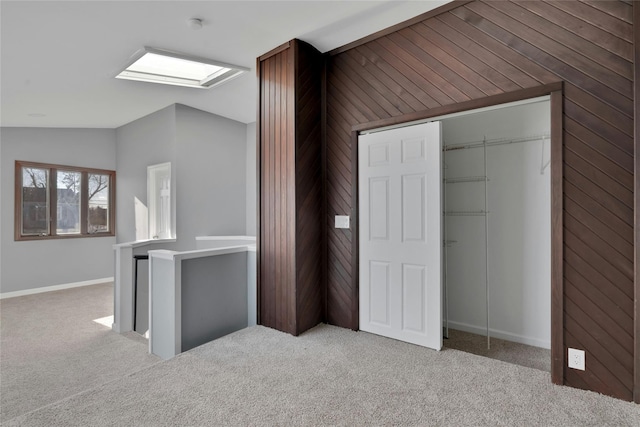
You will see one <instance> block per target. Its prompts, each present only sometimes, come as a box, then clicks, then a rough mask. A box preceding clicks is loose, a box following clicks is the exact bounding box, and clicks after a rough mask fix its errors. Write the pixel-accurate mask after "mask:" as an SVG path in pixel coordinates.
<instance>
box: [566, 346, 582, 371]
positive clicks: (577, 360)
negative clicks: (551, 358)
mask: <svg viewBox="0 0 640 427" xmlns="http://www.w3.org/2000/svg"><path fill="white" fill-rule="evenodd" d="M567 359H568V361H567V364H568V365H569V367H570V368H572V369H579V370H581V371H584V370H585V363H584V350H578V349H575V348H570V349H569V353H568V355H567Z"/></svg>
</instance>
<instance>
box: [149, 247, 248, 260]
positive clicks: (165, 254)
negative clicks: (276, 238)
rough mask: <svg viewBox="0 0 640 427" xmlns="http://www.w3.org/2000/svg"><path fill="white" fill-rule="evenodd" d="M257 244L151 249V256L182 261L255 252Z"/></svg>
mask: <svg viewBox="0 0 640 427" xmlns="http://www.w3.org/2000/svg"><path fill="white" fill-rule="evenodd" d="M255 250H256V247H255V245H241V246H240V245H238V246H227V247H224V248H215V249H198V250H193V251H179V252H178V251H169V250H166V249H158V250H153V251H149V256H150V257H151V258H159V259H166V260H170V261H182V260H184V259H193V258H205V257H210V256H216V255H226V254H234V253H238V252H250V251H251V252H255Z"/></svg>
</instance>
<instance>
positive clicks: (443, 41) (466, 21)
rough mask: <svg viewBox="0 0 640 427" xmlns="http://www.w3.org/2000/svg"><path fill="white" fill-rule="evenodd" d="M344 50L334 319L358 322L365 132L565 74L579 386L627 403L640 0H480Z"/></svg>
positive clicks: (570, 320) (336, 144) (335, 134)
mask: <svg viewBox="0 0 640 427" xmlns="http://www.w3.org/2000/svg"><path fill="white" fill-rule="evenodd" d="M456 6H457V7H453V8H451V9H450V10H449V11H447V12H444V13H442V14H439V15H436V16H433V17H430V18H428V19H426V20H423V21H420V22H417V23H414V24H413V25H411V26H409V27H406V28H403V29H400V30H398V31H395V32H392V33H389V34H387V35H385V36H382V37H379V38H377V39H372V40H370V41H368V42H366V43H364V44H359V45H357V46H355V47H352V48H349V49H346V50H340V51H337V52H334V53H333V55H332V56H331V57H330V58H329V59H328V63H327V75H326V107H325V108H326V129H325V133H326V146H325V176H326V183H325V193H326V196H325V204H326V205H325V209H326V211H325V213H326V224H325V230H326V235H327V242H326V256H327V258H326V263H327V264H326V265H327V271H326V275H327V276H326V286H327V290H326V310H327V312H326V318H327V321H328V322H329V323H332V324H336V325H339V326H344V327H350V328H357V321H358V319H357V309H354V307H357V304H358V302H357V283H356V281H355V280H354V277H355V274H357V272H356V269H357V266H356V262H357V261H356V260H355V257H354V253H355V251H356V247H355V237H354V234H353V233H351V232H349V231H348V230H336V229H334V228H333V218H334V215H340V214H352V215H353V214H354V212H355V210H354V209H355V200H354V189H353V183H354V161H355V159H354V158H353V157H354V156H353V151H352V149H353V146H352V144H354V141H352V127H353V126H354V125H358V124H362V123H367V122H372V121H376V120H381V119H387V118H390V117H397V116H401V115H403V114H408V113H412V112H417V111H422V110H428V109H432V108H436V107H440V106H444V105H452V104H456V103H459V102H463V101H469V100H474V99H479V98H483V97H486V96H490V95H496V94H501V93H505V92H510V91H516V90H519V89H523V88H531V87H535V86H539V85H544V84H548V83H552V82H558V81H563V82H564V104H563V108H564V133H563V137H564V150H563V161H564V179H563V187H564V190H563V191H564V198H563V202H564V247H563V251H564V267H563V270H564V342H565V346H569V347H577V348H583V349H585V350H586V353H587V364H588V370H587V371H586V372H584V373H582V372H578V371H575V370H570V369H566V368H565V370H564V380H565V382H566V384H568V385H571V386H575V387H579V388H585V389H590V390H596V391H599V392H602V393H605V394H609V395H611V396H615V397H619V398H622V399H626V400H631V399H632V398H633V387H634V384H633V379H634V281H633V279H634V263H633V261H634V247H633V245H634V234H633V225H634V211H633V209H634V193H633V190H634V176H633V171H634V157H633V156H634V140H633V130H634V122H633V117H634V100H633V90H632V89H633V73H634V69H633V55H634V46H633V24H632V22H633V6H632V2H627V1H606V2H595V1H532V2H528V1H526V2H512V1H499V2H496V1H473V2H463V3H461V4H457V5H456Z"/></svg>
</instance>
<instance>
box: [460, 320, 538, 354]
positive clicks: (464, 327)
mask: <svg viewBox="0 0 640 427" xmlns="http://www.w3.org/2000/svg"><path fill="white" fill-rule="evenodd" d="M449 329H457V330H459V331H463V332H469V333H471V334H476V335H482V336H486V335H487V328H486V327H485V326H482V327H480V326H475V325H469V324H467V323H459V322H452V321H451V320H449ZM489 330H490V332H491V338H498V339H501V340H506V341H512V342H517V343H520V344H526V345H531V346H534V347H541V348H546V349H550V348H551V341H545V340H541V339H538V338H533V337H527V336H524V335H518V334H514V333H511V332H505V331H499V330H497V329H493V328H490V329H489Z"/></svg>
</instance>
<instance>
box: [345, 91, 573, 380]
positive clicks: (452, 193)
mask: <svg viewBox="0 0 640 427" xmlns="http://www.w3.org/2000/svg"><path fill="white" fill-rule="evenodd" d="M551 109H552V108H551V101H550V97H549V96H543V97H540V98H533V99H528V100H525V101H518V102H512V103H509V104H502V105H493V106H491V107H485V108H482V109H476V110H469V111H464V112H462V113H454V114H449V115H447V116H441V117H433V118H428V119H424V120H422V121H421V122H422V124H420V125H418V126H423V125H424V124H425V122H426V123H428V124H431V123H434V122H438V128H439V133H438V135H437V138H434V136H433V134H432V133H429V132H426V131H423V133H424V135H425V138H427V140H425V144H426V145H424V146H422V145H421V143H420V142H419V141H421V140H420V138H422V136H421V135H420V132H419V131H417V132H418V133H417V134H416V135H409V136H407V137H406V138H409V139H407V140H403V139H402V138H403V136H401V135H400V136H398V137H397V138H396V136H395V134H393V135H392V132H394V131H398V128H400V129H402V128H411V127H414V126H415V128H416V129H418V126H416V124H417V123H416V122H413V123H403V124H401V125H394V126H393V127H390V128H382V127H380V128H378V129H375V130H369V131H367V132H363V133H361V134H360V137H359V146H358V158H359V164H358V194H359V196H358V197H359V205H358V224H359V233H358V234H359V235H358V242H359V243H358V246H359V247H358V254H359V255H358V257H359V294H360V305H359V307H360V310H359V313H360V314H359V319H360V329H361V330H365V331H367V330H368V331H370V332H373V333H378V334H380V335H385V336H389V337H392V338H396V339H401V340H404V341H408V342H413V341H412V340H411V339H405V338H403V336H405V335H406V336H409V337H411V336H412V334H413V335H415V332H421V331H422V330H421V328H423V329H424V330H425V331H431V333H433V331H434V330H435V329H436V328H438V329H439V330H440V331H442V334H441V335H442V336H443V337H444V338H445V339H444V340H442V341H440V344H439V345H438V343H437V341H433V340H432V341H431V342H435V344H433V345H425V346H427V347H431V348H434V349H436V350H439V349H440V348H441V347H445V348H453V349H458V350H463V351H468V352H471V353H475V354H479V355H482V356H486V357H492V358H496V359H500V360H503V361H507V362H511V363H516V364H521V365H524V366H529V367H533V368H537V369H541V370H545V371H551V368H552V366H551V365H552V354H551V347H552V341H553V338H552V317H553V310H556V311H557V308H558V307H552V299H551V294H552V263H551V260H552V229H551V224H552V220H551V219H552V181H551V152H552V147H551V133H552V120H551ZM430 122H431V123H430ZM556 126H557V123H556ZM556 130H557V129H556ZM425 132H426V133H425ZM364 133H367V134H366V135H363V134H364ZM375 134H378V136H376V137H375V138H371V135H375ZM385 134H386V135H385ZM383 135H384V136H383ZM556 135H557V133H556ZM394 138H395V139H398V138H400V139H398V141H395V139H394ZM394 141H395V142H397V143H396V144H395V145H396V146H397V148H396V149H395V150H397V154H394V153H393V150H394V148H393V146H394ZM433 144H438V148H439V149H438V154H437V156H438V157H439V158H438V160H439V162H440V163H439V164H440V167H439V168H438V170H437V173H436V174H435V175H433V173H434V172H433V170H432V171H431V172H428V171H426V172H425V175H424V179H423V178H420V177H419V175H420V174H421V173H422V172H421V171H418V172H416V171H414V170H413V169H411V171H410V172H409V174H404V173H403V172H402V165H401V164H402V163H404V158H405V157H406V153H409V152H410V153H411V155H412V156H413V155H416V156H417V157H415V159H417V158H419V157H420V156H425V155H426V156H427V157H428V156H434V152H433V150H432V149H431V148H429V147H432V146H433ZM556 147H557V146H556ZM409 150H410V151H409ZM394 155H395V156H396V158H397V159H399V160H398V162H399V163H398V165H399V166H398V167H396V166H393V165H391V163H389V164H386V163H385V162H392V159H393V156H394ZM427 157H425V159H426V158H427ZM415 159H413V160H412V162H414V163H415V161H416V160H415ZM376 162H378V163H376ZM372 166H379V169H380V170H381V172H380V173H378V172H375V173H373V172H371V170H373V169H372ZM387 167H390V169H389V170H390V172H389V175H388V176H387V171H385V170H383V169H384V168H387ZM394 173H395V174H396V175H397V176H396V177H395V178H394V175H393V174H394ZM376 174H377V175H376ZM430 174H431V175H430ZM430 176H431V177H433V176H436V177H437V179H438V180H439V182H440V187H439V191H433V190H432V189H431V190H430V191H431V192H430V193H429V192H428V191H427V188H428V186H427V184H426V183H427V182H429V180H430V179H432V178H430ZM407 177H409V178H407ZM394 179H395V180H396V181H397V182H398V183H399V184H397V188H396V189H395V190H394V187H393V185H394V184H393V180H394ZM411 183H418V184H419V185H417V184H416V185H413V184H411ZM405 184H406V185H407V187H406V188H405ZM408 190H411V191H413V193H415V191H422V193H421V194H422V196H421V197H422V199H419V200H418V199H416V197H414V196H415V195H414V196H411V197H410V198H409V197H407V196H408V194H409V192H408ZM434 196H435V198H434ZM409 199H410V200H409ZM434 200H437V201H439V205H438V211H439V214H438V218H437V223H438V227H439V230H440V235H439V236H438V237H439V238H438V239H437V241H438V242H439V244H440V248H441V249H440V257H441V268H440V276H439V280H440V283H439V287H438V288H437V291H435V292H434V291H433V289H434V287H433V285H430V284H429V283H428V280H429V277H435V276H431V275H430V270H432V269H433V268H434V266H433V263H431V264H428V263H427V262H426V261H425V263H424V264H422V263H419V262H417V261H415V260H411V261H403V260H399V261H393V262H396V263H397V264H398V267H394V266H393V262H392V261H390V259H387V258H381V257H380V256H379V255H378V254H379V253H381V252H380V250H379V249H380V247H381V244H382V246H384V245H386V244H389V245H390V247H392V246H393V247H394V248H396V249H393V250H392V251H391V252H392V253H394V256H395V254H396V253H399V252H400V251H401V250H402V249H401V246H397V244H398V242H400V244H404V243H405V241H406V240H407V239H406V237H407V236H406V235H405V234H406V233H405V230H406V228H405V227H411V230H414V231H416V233H417V234H415V235H414V236H413V242H411V244H413V245H415V244H416V243H417V244H418V245H419V244H420V243H422V244H425V245H426V244H430V245H433V241H434V240H433V239H432V237H433V236H431V239H429V238H428V233H427V235H425V236H424V239H423V241H422V242H419V241H417V240H416V239H415V236H420V232H421V230H423V231H425V232H426V231H428V230H432V227H433V224H434V222H433V221H436V220H435V219H434V218H431V220H430V219H429V216H428V214H427V212H430V211H431V212H432V210H433V204H434ZM436 203H437V202H436ZM394 204H395V205H398V206H399V207H397V209H398V213H397V214H396V217H397V218H398V219H397V222H398V224H397V226H395V227H396V231H395V233H396V237H395V239H396V242H395V243H394V242H393V240H394V236H393V233H394V231H393V227H394V224H393V221H394V220H393V215H392V209H394V208H393V206H394ZM408 208H411V209H412V211H411V212H410V211H408V210H407V209H408ZM418 211H419V212H418ZM412 212H413V213H412ZM416 212H418V213H419V214H417V213H416ZM407 219H409V220H411V221H413V222H412V223H411V224H408V225H407V224H405V221H407ZM429 221H431V222H429ZM383 237H384V238H383ZM556 237H557V236H556ZM418 240H420V239H418ZM387 241H388V243H387ZM428 242H431V243H428ZM394 245H396V246H394ZM410 252H411V251H410ZM407 260H409V258H407ZM394 268H395V269H397V270H399V273H398V274H397V275H396V277H397V279H394V280H397V281H398V282H399V283H398V284H397V285H394V283H393V281H394V280H392V276H393V274H392V273H393V270H394ZM418 273H419V274H418ZM556 281H557V278H556ZM429 286H431V287H429ZM436 297H437V299H438V300H439V301H441V306H440V307H439V308H438V312H439V315H438V316H439V317H438V319H439V320H441V321H439V322H438V321H433V313H432V312H429V309H431V310H433V305H432V304H433V299H434V298H436ZM430 304H431V305H430ZM394 307H399V308H397V309H395V308H394ZM429 307H431V308H429ZM407 309H411V310H414V311H411V312H409V313H408V314H407V312H406V311H405V310H407ZM394 316H395V318H396V319H397V320H396V322H395V326H394V325H393V324H392V323H393V319H394ZM407 319H409V320H410V322H408V323H407V321H406V320H407ZM429 319H431V321H430V320H429ZM407 324H410V326H411V328H412V329H413V330H409V329H411V328H407V327H406V325H407ZM372 325H373V326H372ZM553 327H554V328H562V325H561V324H557V325H555V326H553ZM423 345H424V344H423ZM554 345H555V346H556V347H557V343H555V344H554ZM556 351H557V350H556ZM560 351H562V349H561V348H560Z"/></svg>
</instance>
